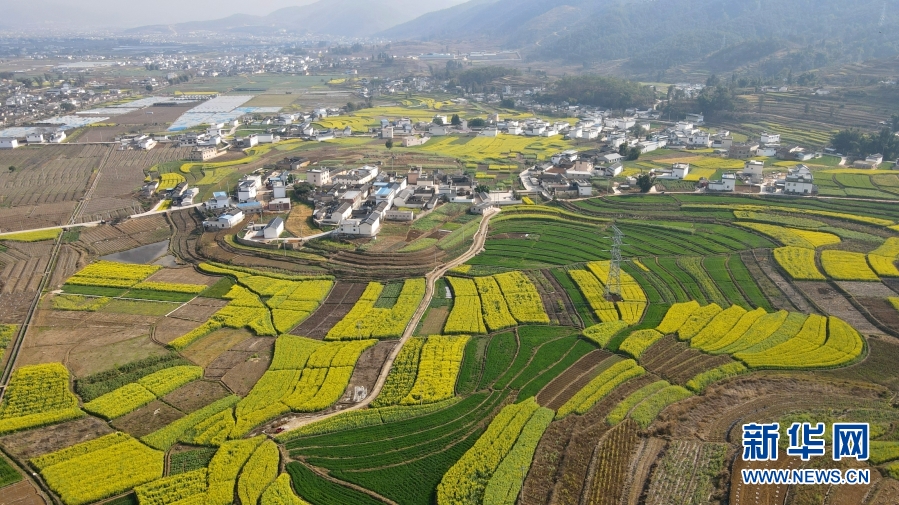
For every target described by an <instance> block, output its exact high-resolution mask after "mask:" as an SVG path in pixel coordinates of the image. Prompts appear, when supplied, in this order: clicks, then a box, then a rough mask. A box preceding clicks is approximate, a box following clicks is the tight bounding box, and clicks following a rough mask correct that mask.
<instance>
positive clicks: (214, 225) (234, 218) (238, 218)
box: [203, 211, 244, 230]
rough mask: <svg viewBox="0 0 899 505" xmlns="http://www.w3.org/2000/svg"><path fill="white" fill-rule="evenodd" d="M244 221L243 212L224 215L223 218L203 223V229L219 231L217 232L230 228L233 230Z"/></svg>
mask: <svg viewBox="0 0 899 505" xmlns="http://www.w3.org/2000/svg"><path fill="white" fill-rule="evenodd" d="M243 219H244V214H243V212H242V211H237V212H234V213H233V214H222V215H221V216H219V217H217V218H215V219H210V220H206V221H203V227H204V228H207V229H210V228H211V229H217V230H226V229H228V228H233V227H235V226H237V225H238V224H240V223H241V222H242V221H243Z"/></svg>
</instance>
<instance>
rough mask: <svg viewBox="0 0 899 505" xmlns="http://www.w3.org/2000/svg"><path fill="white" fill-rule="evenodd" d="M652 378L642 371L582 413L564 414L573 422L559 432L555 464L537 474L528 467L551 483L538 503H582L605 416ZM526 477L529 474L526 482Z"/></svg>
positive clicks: (653, 377) (604, 425)
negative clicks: (561, 441) (547, 493)
mask: <svg viewBox="0 0 899 505" xmlns="http://www.w3.org/2000/svg"><path fill="white" fill-rule="evenodd" d="M656 380H658V377H656V376H654V375H652V374H646V375H644V376H642V377H638V378H636V379H633V380H630V381H627V382H625V383H624V384H622V385H621V386H619V387H617V388H615V390H614V391H612V393H611V394H610V395H609V396H607V397H605V398H604V399H602V400H601V401H600V402H599V403H597V404H596V405H595V406H593V408H592V409H590V411H589V412H587V413H586V414H584V415H583V416H578V415H576V414H571V415H570V416H568V417H571V418H574V419H575V421H574V424H573V425H572V426H571V427H570V429H569V430H568V432H567V433H565V434H564V435H563V437H567V439H566V440H565V441H564V444H562V445H560V446H559V447H560V450H559V451H558V452H559V454H560V456H561V457H560V458H559V460H558V464H557V465H555V467H554V469H552V470H551V471H549V472H547V471H546V470H543V471H540V472H537V473H535V472H533V466H532V472H531V473H535V478H536V477H537V476H538V475H543V479H545V477H546V475H547V474H549V475H551V480H552V482H553V484H552V492H551V495H550V501H544V502H542V503H554V504H560V505H563V504H564V505H578V504H580V503H582V501H581V498H582V494H584V492H585V489H584V486H585V484H586V482H587V473H588V471H589V468H590V461H591V460H592V458H593V453H594V449H595V448H596V446H597V444H598V443H599V441H600V439H601V438H602V436H603V435H604V434H605V433H606V432H607V431H608V430H609V426H608V425H607V424H606V422H605V418H606V416H607V415H608V414H609V412H610V411H611V410H612V409H613V408H614V407H615V405H617V404H618V403H619V402H620V401H621V400H623V399H624V398H626V397H627V396H628V395H630V394H631V393H633V392H634V391H636V390H638V389H640V388H641V387H643V386H646V385H647V384H651V383H652V382H654V381H656ZM566 420H567V419H566ZM559 424H560V423H559ZM544 437H545V435H544ZM541 443H542V440H541ZM538 451H539V449H538ZM530 478H531V477H530V474H529V475H528V477H527V479H526V484H527V480H530ZM535 484H536V482H535ZM621 484H623V483H621ZM540 487H544V488H545V487H546V484H545V483H544V484H542V485H541V486H540ZM523 503H524V502H523Z"/></svg>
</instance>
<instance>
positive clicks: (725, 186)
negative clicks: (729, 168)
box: [709, 172, 737, 191]
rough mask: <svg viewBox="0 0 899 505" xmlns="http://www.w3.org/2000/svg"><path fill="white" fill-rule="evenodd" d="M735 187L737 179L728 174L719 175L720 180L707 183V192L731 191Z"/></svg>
mask: <svg viewBox="0 0 899 505" xmlns="http://www.w3.org/2000/svg"><path fill="white" fill-rule="evenodd" d="M736 185H737V177H736V176H735V175H734V174H732V173H730V172H728V173H726V174H721V179H720V180H717V181H709V191H733V190H734V187H736Z"/></svg>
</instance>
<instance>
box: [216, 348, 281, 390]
mask: <svg viewBox="0 0 899 505" xmlns="http://www.w3.org/2000/svg"><path fill="white" fill-rule="evenodd" d="M271 362H272V358H271V356H269V355H262V354H260V355H259V357H258V358H249V359H247V360H246V361H244V362H243V363H239V364H238V365H236V366H234V367H233V368H231V370H228V372H227V373H226V374H225V375H224V376H223V377H222V382H223V383H224V384H225V385H226V386H228V388H229V389H231V391H234V393H235V394H238V395H241V396H246V395H247V393H249V392H250V390H251V389H253V386H255V385H256V382H258V381H259V379H260V378H261V377H262V374H264V373H265V371H266V370H268V366H269V365H270V364H271Z"/></svg>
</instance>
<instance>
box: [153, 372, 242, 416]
mask: <svg viewBox="0 0 899 505" xmlns="http://www.w3.org/2000/svg"><path fill="white" fill-rule="evenodd" d="M229 394H231V392H230V391H228V390H227V389H225V387H224V386H222V384H221V383H220V382H218V381H207V380H198V381H193V382H191V383H190V384H186V385H184V386H182V387H180V388H178V389H176V390H174V391H172V392H171V393H169V394H167V395H165V396H163V397H162V401H163V402H165V403H167V404H169V405H171V406H172V407H175V408H176V409H178V410H180V411H181V412H185V413H189V412H193V411H195V410H197V409H200V408H202V407H205V406H206V405H209V404H210V403H212V402H214V401H216V400H220V399H222V398H224V397H226V396H228V395H229Z"/></svg>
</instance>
